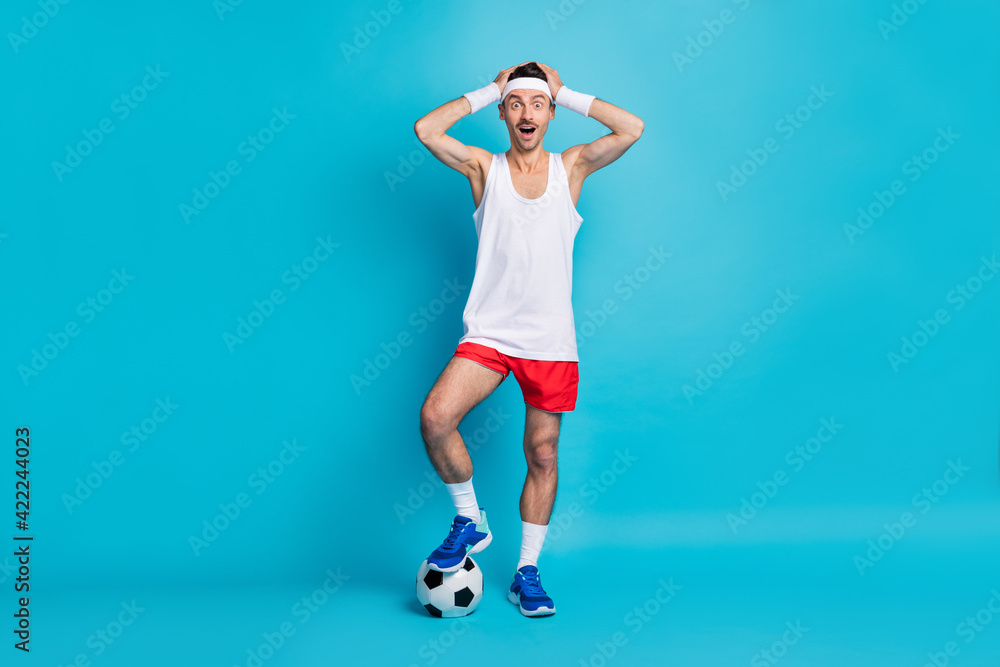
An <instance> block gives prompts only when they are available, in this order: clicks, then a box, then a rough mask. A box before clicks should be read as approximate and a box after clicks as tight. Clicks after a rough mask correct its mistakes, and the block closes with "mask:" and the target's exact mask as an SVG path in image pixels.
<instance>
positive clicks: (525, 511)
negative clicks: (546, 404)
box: [521, 404, 562, 525]
mask: <svg viewBox="0 0 1000 667" xmlns="http://www.w3.org/2000/svg"><path fill="white" fill-rule="evenodd" d="M525 407H526V408H527V414H526V415H525V418H524V458H525V460H526V461H527V463H528V474H527V476H526V477H525V480H524V490H523V491H522V492H521V521H527V522H528V523H534V524H542V525H546V524H548V522H549V517H550V516H551V515H552V506H553V505H554V504H555V501H556V486H557V484H558V482H559V469H558V466H557V465H556V454H557V449H558V445H559V425H560V423H561V421H562V414H561V413H558V412H545V411H544V410H539V409H538V408H534V407H532V406H530V405H528V404H525Z"/></svg>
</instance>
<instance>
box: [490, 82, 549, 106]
mask: <svg viewBox="0 0 1000 667" xmlns="http://www.w3.org/2000/svg"><path fill="white" fill-rule="evenodd" d="M521 89H527V90H538V91H541V92H543V93H545V95H546V96H547V97H548V98H549V102H550V103H551V102H552V91H551V90H549V84H548V82H547V81H545V80H544V79H537V78H535V77H533V76H532V77H528V76H523V77H521V78H519V79H512V80H511V81H508V82H507V85H506V86H504V87H503V95H501V96H500V102H501V103H503V101H504V100H505V99H507V95H509V94H510V91H512V90H521Z"/></svg>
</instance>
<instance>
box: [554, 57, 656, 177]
mask: <svg viewBox="0 0 1000 667" xmlns="http://www.w3.org/2000/svg"><path fill="white" fill-rule="evenodd" d="M538 66H539V67H540V68H542V71H543V72H545V76H546V78H547V79H548V82H549V88H550V89H551V90H552V97H553V99H554V98H556V97H557V96H558V95H559V91H560V88H565V90H564V91H563V96H562V98H566V97H567V95H566V93H567V92H569V93H570V95H571V96H570V97H568V99H567V104H565V106H569V108H571V109H573V110H574V111H577V112H579V113H582V114H584V115H585V116H587V117H589V118H593V119H594V120H596V121H598V122H600V123H602V124H604V125H605V126H607V127H608V129H610V130H611V134H606V135H604V136H603V137H600V138H598V139H595V140H594V141H591V142H590V143H589V144H578V145H576V146H571V147H570V148H567V149H566V150H565V151H563V153H564V155H565V156H566V157H567V158H568V159H569V160H571V162H572V164H573V170H574V171H576V172H577V173H579V174H580V175H581V176H582V177H586V176H588V175H590V174H592V173H594V172H595V171H597V170H598V169H600V168H601V167H606V166H608V165H609V164H611V163H612V162H614V161H615V160H617V159H618V158H620V157H621V156H622V155H623V154H624V153H625V151H627V150H628V149H629V147H630V146H631V145H632V144H634V143H635V142H636V141H638V140H639V137H640V136H642V130H643V128H644V127H645V125H644V123H643V122H642V119H641V118H639V117H638V116H636V115H634V114H631V113H629V112H628V111H625V109H622V108H620V107H616V106H615V105H614V104H611V103H610V102H605V101H604V100H599V99H596V98H594V97H593V96H590V95H581V94H580V93H577V92H575V91H570V89H569V88H566V86H564V85H563V83H562V81H561V80H560V78H559V73H558V72H556V71H555V70H554V69H552V68H551V67H549V66H547V65H543V64H542V63H538ZM562 98H560V99H562ZM557 103H558V100H557ZM588 103H589V106H588ZM577 106H579V108H577Z"/></svg>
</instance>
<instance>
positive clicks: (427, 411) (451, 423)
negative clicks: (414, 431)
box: [420, 403, 458, 443]
mask: <svg viewBox="0 0 1000 667" xmlns="http://www.w3.org/2000/svg"><path fill="white" fill-rule="evenodd" d="M456 428H458V424H456V423H455V420H454V418H453V417H452V416H451V415H449V414H448V411H447V410H444V409H442V408H441V407H440V406H438V405H436V404H427V403H425V404H424V407H423V408H421V410H420V434H421V435H422V436H423V438H424V441H425V442H427V443H434V442H437V441H439V440H441V439H442V438H444V437H445V436H447V435H448V434H450V433H451V432H452V431H454V430H455V429H456Z"/></svg>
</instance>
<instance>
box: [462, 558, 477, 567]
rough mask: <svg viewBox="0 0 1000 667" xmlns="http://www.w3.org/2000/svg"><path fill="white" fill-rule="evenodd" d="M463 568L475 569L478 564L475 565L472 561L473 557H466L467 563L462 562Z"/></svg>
mask: <svg viewBox="0 0 1000 667" xmlns="http://www.w3.org/2000/svg"><path fill="white" fill-rule="evenodd" d="M462 569H463V570H475V569H476V565H475V563H473V562H472V559H471V558H466V559H465V563H463V564H462Z"/></svg>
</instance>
